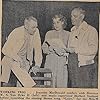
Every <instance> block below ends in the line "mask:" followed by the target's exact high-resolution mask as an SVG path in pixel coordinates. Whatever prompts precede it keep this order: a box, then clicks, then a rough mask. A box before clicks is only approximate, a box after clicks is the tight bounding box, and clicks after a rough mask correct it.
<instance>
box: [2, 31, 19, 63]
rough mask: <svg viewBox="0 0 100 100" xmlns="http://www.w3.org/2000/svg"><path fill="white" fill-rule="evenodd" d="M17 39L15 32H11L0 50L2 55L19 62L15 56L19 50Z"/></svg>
mask: <svg viewBox="0 0 100 100" xmlns="http://www.w3.org/2000/svg"><path fill="white" fill-rule="evenodd" d="M17 37H18V36H17V33H16V30H13V31H12V32H11V33H10V35H9V36H8V40H7V41H6V42H5V44H4V46H3V48H2V53H3V54H4V55H5V56H8V57H10V58H12V59H13V60H15V61H19V60H20V57H19V56H18V55H17V53H18V50H19V48H20V43H19V42H18V41H17Z"/></svg>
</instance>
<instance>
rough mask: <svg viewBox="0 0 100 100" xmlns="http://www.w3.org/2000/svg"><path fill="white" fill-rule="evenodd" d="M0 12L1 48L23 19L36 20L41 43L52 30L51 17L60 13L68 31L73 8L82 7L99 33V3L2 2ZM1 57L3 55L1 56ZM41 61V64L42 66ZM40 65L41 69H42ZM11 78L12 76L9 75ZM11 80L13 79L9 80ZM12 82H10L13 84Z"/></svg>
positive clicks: (87, 18) (6, 0) (8, 0)
mask: <svg viewBox="0 0 100 100" xmlns="http://www.w3.org/2000/svg"><path fill="white" fill-rule="evenodd" d="M2 6H3V10H2V12H3V13H2V16H3V17H2V46H3V45H4V43H5V41H6V38H7V37H8V35H9V33H10V32H11V31H12V30H13V29H14V28H16V27H19V26H21V25H23V22H24V19H25V17H28V16H34V17H36V18H37V20H38V26H39V30H40V35H41V41H42V43H43V41H44V37H45V34H46V32H47V31H48V30H50V29H51V28H52V20H51V18H52V16H53V15H54V14H58V13H61V14H63V15H65V17H66V18H67V23H68V25H67V27H66V30H68V31H70V29H71V27H72V24H71V21H70V18H71V16H70V14H71V10H72V9H73V8H74V7H82V8H83V9H85V10H86V17H85V20H86V21H87V22H88V23H89V24H90V25H92V26H94V27H95V28H96V29H97V31H98V32H99V9H100V3H88V2H67V1H13V0H3V4H2ZM2 57H3V55H2ZM44 61H45V60H43V64H44ZM43 64H42V67H43ZM11 76H13V75H11ZM11 79H13V78H11ZM13 83H14V82H12V84H13Z"/></svg>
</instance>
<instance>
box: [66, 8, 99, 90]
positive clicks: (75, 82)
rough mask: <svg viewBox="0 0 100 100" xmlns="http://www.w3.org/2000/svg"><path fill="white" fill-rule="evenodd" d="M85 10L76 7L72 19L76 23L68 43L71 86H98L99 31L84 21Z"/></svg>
mask: <svg viewBox="0 0 100 100" xmlns="http://www.w3.org/2000/svg"><path fill="white" fill-rule="evenodd" d="M84 17H85V10H83V9H82V8H74V9H73V10H72V12H71V21H72V24H73V25H74V26H73V27H72V29H71V34H70V37H69V43H68V47H69V48H68V50H67V51H68V52H69V53H70V54H69V57H68V69H69V78H70V81H71V87H76V88H78V87H79V88H82V87H87V88H89V87H97V65H96V63H95V62H94V58H95V56H96V54H97V50H98V33H97V31H96V29H95V28H94V27H92V26H91V25H89V24H88V23H87V22H86V21H84Z"/></svg>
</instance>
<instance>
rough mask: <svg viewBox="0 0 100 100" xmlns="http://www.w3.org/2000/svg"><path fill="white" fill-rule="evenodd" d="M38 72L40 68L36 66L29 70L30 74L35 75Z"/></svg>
mask: <svg viewBox="0 0 100 100" xmlns="http://www.w3.org/2000/svg"><path fill="white" fill-rule="evenodd" d="M39 70H40V67H39V66H37V65H36V66H33V67H32V68H31V69H30V72H33V73H34V74H35V75H36V73H37V72H39Z"/></svg>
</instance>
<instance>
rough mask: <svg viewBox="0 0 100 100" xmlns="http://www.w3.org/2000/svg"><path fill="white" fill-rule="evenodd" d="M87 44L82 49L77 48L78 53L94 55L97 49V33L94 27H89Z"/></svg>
mask: <svg viewBox="0 0 100 100" xmlns="http://www.w3.org/2000/svg"><path fill="white" fill-rule="evenodd" d="M87 42H88V46H87V47H84V50H79V54H82V55H87V56H89V55H94V54H96V53H97V50H98V33H97V31H96V29H94V28H93V29H91V30H90V32H89V36H88V41H87Z"/></svg>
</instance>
